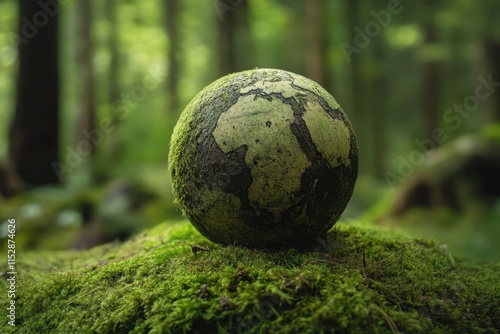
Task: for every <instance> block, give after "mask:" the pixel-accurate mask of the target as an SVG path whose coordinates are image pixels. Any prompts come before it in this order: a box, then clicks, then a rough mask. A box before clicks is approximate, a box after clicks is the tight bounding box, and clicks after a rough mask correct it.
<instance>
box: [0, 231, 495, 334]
mask: <svg viewBox="0 0 500 334" xmlns="http://www.w3.org/2000/svg"><path fill="white" fill-rule="evenodd" d="M328 237H329V238H328V243H324V242H320V243H321V244H322V246H321V245H319V244H318V247H316V248H315V249H310V250H303V251H298V250H284V251H275V252H266V251H263V250H260V251H259V250H252V249H247V248H240V247H234V246H220V245H216V244H212V243H209V242H208V241H206V239H204V238H203V237H202V236H201V235H200V234H199V233H198V232H197V231H196V230H195V229H194V228H193V227H192V226H191V225H190V224H188V223H187V222H184V223H177V224H172V223H165V224H162V225H159V226H157V227H155V228H154V229H151V230H148V231H147V232H144V233H142V234H141V235H138V236H137V237H135V238H134V239H132V240H130V241H127V242H125V243H114V244H107V245H104V246H100V247H96V248H93V249H91V250H89V251H86V252H82V253H76V252H50V253H24V254H21V255H22V256H21V257H19V258H18V264H17V266H18V272H19V274H18V285H17V297H18V298H17V305H18V309H17V313H16V315H17V319H16V321H17V324H18V326H17V327H16V330H17V331H20V332H23V333H48V332H94V333H109V332H120V333H121V332H123V333H124V332H135V333H142V332H152V333H160V332H162V333H168V332H175V333H178V332H206V333H213V332H216V331H218V332H221V333H229V332H238V331H239V332H247V331H248V332H295V333H299V332H300V333H307V332H332V331H338V332H360V333H361V332H378V333H386V332H395V331H403V332H410V333H417V332H426V333H427V332H435V333H437V332H474V333H493V332H495V331H498V330H500V312H498V310H499V309H500V287H499V282H498V274H499V269H500V265H498V264H493V263H469V262H467V261H464V260H460V259H454V258H453V257H452V256H451V254H449V253H448V252H447V250H446V249H445V248H443V247H441V246H440V245H439V244H437V243H435V242H432V241H426V240H423V239H415V238H411V237H408V236H405V235H402V234H396V233H394V232H389V231H385V230H382V229H380V228H376V227H372V226H368V225H363V224H359V223H357V224H343V223H341V224H337V225H336V227H335V228H334V229H332V230H331V231H330V232H329V234H328ZM319 241H321V240H319ZM1 284H2V285H5V287H2V289H4V288H5V289H6V282H5V280H2V283H1ZM0 307H1V309H2V312H3V313H1V314H0V316H1V317H2V319H5V312H6V311H5V310H6V301H5V299H3V298H2V304H1V306H0ZM4 329H6V331H7V332H14V329H13V328H12V327H4Z"/></svg>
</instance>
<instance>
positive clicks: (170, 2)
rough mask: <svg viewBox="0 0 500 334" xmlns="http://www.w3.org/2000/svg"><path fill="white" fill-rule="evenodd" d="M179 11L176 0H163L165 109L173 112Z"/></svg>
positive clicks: (175, 106) (174, 106)
mask: <svg viewBox="0 0 500 334" xmlns="http://www.w3.org/2000/svg"><path fill="white" fill-rule="evenodd" d="M178 12H179V2H178V0H165V21H166V22H165V23H166V29H167V36H168V42H169V49H168V77H167V83H166V85H167V87H166V88H167V111H168V112H169V113H174V112H176V111H177V108H178V107H179V98H178V91H177V86H178V82H179V62H178V53H179V34H178V31H179V26H178V24H177V18H178Z"/></svg>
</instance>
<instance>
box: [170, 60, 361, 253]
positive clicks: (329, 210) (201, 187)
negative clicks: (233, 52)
mask: <svg viewBox="0 0 500 334" xmlns="http://www.w3.org/2000/svg"><path fill="white" fill-rule="evenodd" d="M169 170H170V175H171V178H172V184H173V189H174V194H175V196H176V198H177V200H178V203H179V205H180V207H181V208H182V210H183V212H184V213H185V214H186V216H187V217H188V218H189V220H190V221H191V222H192V223H193V225H194V226H195V227H196V228H197V229H198V230H199V231H200V232H201V233H202V234H204V235H205V236H207V237H208V238H209V239H211V240H212V241H215V242H220V243H223V244H234V243H236V244H238V245H245V246H256V247H274V246H277V247H283V246H284V247H287V246H293V245H299V244H307V243H311V242H313V241H314V240H315V238H316V237H318V236H321V235H322V234H324V233H325V232H326V231H328V229H330V228H331V227H332V226H333V224H334V223H335V222H336V221H337V220H338V219H339V217H340V215H341V213H342V211H343V210H344V208H345V206H346V205H347V202H348V200H349V198H350V197H351V194H352V191H353V188H354V183H355V181H356V177H357V172H358V148H357V144H356V137H355V135H354V132H353V130H352V128H351V125H350V123H349V121H348V120H347V117H346V115H345V114H344V112H343V111H342V109H341V108H340V106H339V105H338V103H337V102H336V101H335V99H334V98H333V97H332V96H331V95H330V94H329V93H328V92H326V91H325V90H324V89H323V88H321V87H320V86H319V85H318V84H316V83H315V82H313V81H311V80H309V79H306V78H304V77H302V76H299V75H297V74H294V73H290V72H286V71H281V70H273V69H257V70H251V71H245V72H240V73H235V74H232V75H228V76H226V77H223V78H221V79H219V80H218V81H216V82H214V83H213V84H211V85H209V86H208V87H206V88H205V89H204V90H203V91H202V92H201V93H200V94H198V96H196V97H195V98H194V99H193V101H192V102H191V103H190V104H189V105H188V106H187V107H186V109H185V110H184V112H183V113H182V115H181V117H180V119H179V122H178V124H177V126H176V128H175V130H174V133H173V136H172V141H171V150H170V156H169Z"/></svg>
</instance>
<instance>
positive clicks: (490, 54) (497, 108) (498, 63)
mask: <svg viewBox="0 0 500 334" xmlns="http://www.w3.org/2000/svg"><path fill="white" fill-rule="evenodd" d="M486 57H487V59H488V63H489V73H491V75H492V78H493V81H495V82H499V81H500V42H499V41H488V42H487V43H486ZM496 89H497V90H498V88H496ZM492 97H493V98H494V99H495V101H494V103H493V113H492V117H491V121H492V122H500V92H498V91H495V92H493V94H492Z"/></svg>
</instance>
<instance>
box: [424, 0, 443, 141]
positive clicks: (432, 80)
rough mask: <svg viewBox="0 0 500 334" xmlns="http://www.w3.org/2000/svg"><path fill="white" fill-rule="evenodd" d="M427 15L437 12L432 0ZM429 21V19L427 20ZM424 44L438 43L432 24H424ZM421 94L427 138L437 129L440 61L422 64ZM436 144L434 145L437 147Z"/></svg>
mask: <svg viewBox="0 0 500 334" xmlns="http://www.w3.org/2000/svg"><path fill="white" fill-rule="evenodd" d="M426 2H427V3H428V6H429V7H428V8H427V10H428V13H434V12H435V11H437V9H438V8H437V5H436V4H435V3H434V2H433V1H432V0H427V1H426ZM428 20H430V19H428ZM424 39H425V44H427V45H433V44H437V43H438V36H437V27H436V25H435V24H434V23H433V22H426V23H425V26H424ZM421 84H422V86H421V94H422V107H423V114H424V133H423V136H424V138H427V137H429V136H430V135H431V134H432V132H433V131H434V129H436V128H437V127H439V114H440V110H439V109H440V97H441V73H440V61H439V60H437V59H429V60H427V61H426V62H425V63H424V68H423V78H422V83H421ZM437 144H438V143H436V145H437Z"/></svg>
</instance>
